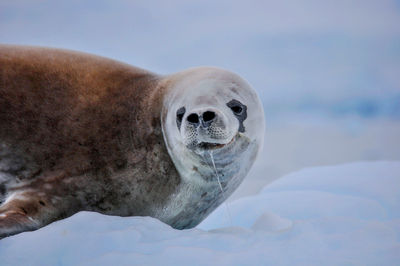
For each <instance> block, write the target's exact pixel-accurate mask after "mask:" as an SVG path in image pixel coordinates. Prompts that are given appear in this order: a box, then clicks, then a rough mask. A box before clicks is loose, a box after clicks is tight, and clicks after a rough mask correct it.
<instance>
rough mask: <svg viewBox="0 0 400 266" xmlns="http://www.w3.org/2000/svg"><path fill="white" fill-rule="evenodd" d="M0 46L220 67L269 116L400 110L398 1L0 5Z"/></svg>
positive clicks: (0, 0)
mask: <svg viewBox="0 0 400 266" xmlns="http://www.w3.org/2000/svg"><path fill="white" fill-rule="evenodd" d="M0 42H2V43H14V44H31V45H42V46H53V47H62V48H68V49H74V50H81V51H86V52H90V53H95V54H99V55H103V56H107V57H111V58H115V59H118V60H121V61H124V62H128V63H130V64H133V65H137V66H140V67H142V68H146V69H149V70H152V71H154V72H157V73H162V74H167V73H172V72H176V71H179V70H182V69H185V68H187V67H191V66H198V65H214V66H220V67H224V68H227V69H229V70H233V71H235V72H237V73H239V74H240V75H241V76H243V77H244V78H245V79H247V80H248V81H249V82H250V83H251V84H252V85H253V86H254V87H255V89H256V90H257V91H258V92H259V93H260V95H261V98H262V100H263V102H264V104H265V106H266V109H267V110H286V109H293V108H305V109H307V108H309V109H310V108H311V109H313V108H314V109H313V110H316V111H321V110H322V109H324V108H328V109H329V110H339V111H340V110H341V111H342V112H343V110H344V112H346V110H347V109H349V110H353V111H354V110H355V112H358V111H357V108H358V109H360V110H361V112H363V111H362V110H364V109H366V110H367V111H368V110H369V111H371V110H372V111H374V110H375V109H376V108H378V109H379V110H378V111H379V112H381V113H384V114H390V113H393V112H395V113H397V112H398V114H400V107H399V104H398V102H399V101H400V98H399V95H400V4H399V1H391V0H375V1H372V0H357V1H349V0H336V1H317V0H309V1H287V0H285V1H256V0H250V1H212V0H204V1H183V0H182V1H181V0H173V1H154V0H150V1H128V0H114V1H104V0H100V1H99V0H97V1H78V0H70V1H54V0H30V1H29V0H9V1H5V0H0ZM396 97H397V98H396ZM358 105H360V106H358ZM346 108H347V109H346ZM368 108H370V109H368ZM371 108H372V109H371ZM374 108H375V109H374ZM396 108H397V109H396ZM386 109H387V110H386ZM396 110H397V111H396ZM349 112H352V111H349Z"/></svg>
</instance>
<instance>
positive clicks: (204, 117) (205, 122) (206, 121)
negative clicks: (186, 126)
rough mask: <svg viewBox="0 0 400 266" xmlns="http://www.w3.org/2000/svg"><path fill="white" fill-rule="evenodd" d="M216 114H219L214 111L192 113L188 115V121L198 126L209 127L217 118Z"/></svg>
mask: <svg viewBox="0 0 400 266" xmlns="http://www.w3.org/2000/svg"><path fill="white" fill-rule="evenodd" d="M216 116H217V115H216V114H215V112H213V111H205V112H203V113H201V112H200V114H197V113H192V114H190V115H188V117H187V121H188V122H189V123H190V124H191V125H193V126H194V127H196V128H197V127H199V126H201V127H203V128H208V127H209V126H210V125H211V124H212V122H213V121H214V120H215V119H216Z"/></svg>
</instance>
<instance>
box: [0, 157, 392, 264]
mask: <svg viewBox="0 0 400 266" xmlns="http://www.w3.org/2000/svg"><path fill="white" fill-rule="evenodd" d="M399 262H400V162H368V163H367V162H360V163H352V164H347V165H340V166H329V167H316V168H308V169H304V170H301V171H299V172H295V173H292V174H290V175H287V176H285V177H283V178H280V179H279V180H277V181H275V182H273V183H272V184H270V185H268V186H267V187H265V188H264V189H263V190H262V191H261V192H260V193H259V194H257V195H253V196H249V197H246V198H240V199H238V200H236V201H233V202H232V203H230V204H229V205H226V204H223V205H222V206H220V207H219V208H218V209H217V210H216V211H215V212H214V213H212V214H211V215H210V216H209V217H208V218H207V219H206V220H205V221H204V222H203V223H202V224H200V225H199V226H198V227H197V228H195V229H189V230H182V231H180V230H175V229H173V228H171V227H170V226H168V225H166V224H163V223H162V222H160V221H158V220H156V219H153V218H150V217H125V218H123V217H114V216H105V215H101V214H97V213H91V212H81V213H78V214H76V215H74V216H72V217H70V218H68V219H65V220H62V221H58V222H55V223H52V224H51V225H49V226H46V227H44V228H42V229H40V230H37V231H34V232H27V233H22V234H19V235H16V236H12V237H9V238H5V239H3V240H0V264H1V265H399Z"/></svg>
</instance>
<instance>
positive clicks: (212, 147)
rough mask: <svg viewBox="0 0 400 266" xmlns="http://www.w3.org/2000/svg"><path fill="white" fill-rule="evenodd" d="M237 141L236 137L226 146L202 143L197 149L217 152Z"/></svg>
mask: <svg viewBox="0 0 400 266" xmlns="http://www.w3.org/2000/svg"><path fill="white" fill-rule="evenodd" d="M234 141H235V137H233V138H232V139H231V141H229V142H228V143H225V144H221V143H211V142H200V143H199V144H198V145H197V147H198V148H200V149H204V150H216V149H221V148H223V147H225V146H227V145H229V144H231V143H232V142H234Z"/></svg>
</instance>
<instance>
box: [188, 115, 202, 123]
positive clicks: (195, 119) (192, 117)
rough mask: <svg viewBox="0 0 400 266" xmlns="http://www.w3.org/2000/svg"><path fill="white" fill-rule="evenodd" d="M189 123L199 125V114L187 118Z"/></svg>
mask: <svg viewBox="0 0 400 266" xmlns="http://www.w3.org/2000/svg"><path fill="white" fill-rule="evenodd" d="M187 121H189V122H190V123H192V124H198V123H199V116H198V115H197V114H191V115H189V116H188V117H187Z"/></svg>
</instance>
